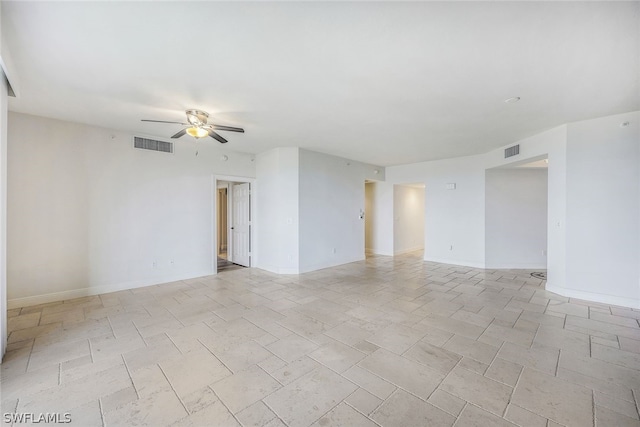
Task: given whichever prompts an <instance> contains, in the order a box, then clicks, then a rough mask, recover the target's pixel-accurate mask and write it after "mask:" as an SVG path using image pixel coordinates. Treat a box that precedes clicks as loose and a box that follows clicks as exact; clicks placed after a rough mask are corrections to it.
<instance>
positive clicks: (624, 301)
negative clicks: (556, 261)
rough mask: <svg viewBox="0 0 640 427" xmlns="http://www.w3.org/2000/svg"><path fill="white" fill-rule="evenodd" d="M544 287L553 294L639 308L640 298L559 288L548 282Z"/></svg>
mask: <svg viewBox="0 0 640 427" xmlns="http://www.w3.org/2000/svg"><path fill="white" fill-rule="evenodd" d="M545 289H546V290H547V291H549V292H553V293H554V294H558V295H561V296H563V297H568V298H576V299H581V300H586V301H593V302H599V303H602V304H608V305H618V306H620V307H628V308H636V309H640V300H637V299H633V298H625V297H617V296H614V295H605V294H598V293H595V292H584V291H579V290H576V289H567V288H561V287H558V286H553V285H549V283H547V286H546V287H545Z"/></svg>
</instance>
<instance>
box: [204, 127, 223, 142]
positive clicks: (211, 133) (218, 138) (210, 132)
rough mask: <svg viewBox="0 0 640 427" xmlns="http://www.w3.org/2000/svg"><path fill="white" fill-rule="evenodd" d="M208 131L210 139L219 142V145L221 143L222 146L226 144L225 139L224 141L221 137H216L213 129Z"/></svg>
mask: <svg viewBox="0 0 640 427" xmlns="http://www.w3.org/2000/svg"><path fill="white" fill-rule="evenodd" d="M208 131H209V136H210V137H211V138H213V139H217V140H218V141H220V142H221V143H223V144H226V143H227V140H226V139H224V138H223V137H221V136H220V135H218V134H217V133H215V132H214V131H213V129H209V130H208Z"/></svg>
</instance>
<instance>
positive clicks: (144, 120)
mask: <svg viewBox="0 0 640 427" xmlns="http://www.w3.org/2000/svg"><path fill="white" fill-rule="evenodd" d="M140 121H141V122H153V123H173V124H176V125H183V126H186V125H188V124H189V123H182V122H167V121H165V120H147V119H142V120H140Z"/></svg>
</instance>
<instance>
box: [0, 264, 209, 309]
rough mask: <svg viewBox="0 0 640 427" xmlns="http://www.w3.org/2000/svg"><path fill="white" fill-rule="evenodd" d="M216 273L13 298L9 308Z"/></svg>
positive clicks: (143, 280) (201, 273) (199, 273)
mask: <svg viewBox="0 0 640 427" xmlns="http://www.w3.org/2000/svg"><path fill="white" fill-rule="evenodd" d="M214 274H216V272H215V271H211V270H209V271H200V272H194V273H188V274H181V275H176V276H166V277H160V278H153V279H142V280H134V281H131V282H123V283H117V284H113V285H102V286H92V287H89V288H80V289H69V290H67V291H61V292H52V293H50V294H42V295H33V296H29V297H21V298H12V299H10V300H8V301H7V308H8V309H13V308H20V307H30V306H32V305H39V304H46V303H49V302H57V301H65V300H69V299H74V298H82V297H89V296H93V295H101V294H108V293H111V292H118V291H126V290H128V289H136V288H144V287H146V286H153V285H160V284H163V283H171V282H177V281H179V280H187V279H195V278H197V277H203V276H211V275H214Z"/></svg>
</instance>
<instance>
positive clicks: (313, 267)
mask: <svg viewBox="0 0 640 427" xmlns="http://www.w3.org/2000/svg"><path fill="white" fill-rule="evenodd" d="M365 259H366V258H365V257H364V256H362V255H361V256H357V257H353V258H348V259H343V260H337V261H334V262H325V263H320V264H312V265H307V266H304V267H300V273H301V274H302V273H310V272H312V271H316V270H322V269H324V268H330V267H337V266H339V265H344V264H350V263H352V262H358V261H364V260H365Z"/></svg>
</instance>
